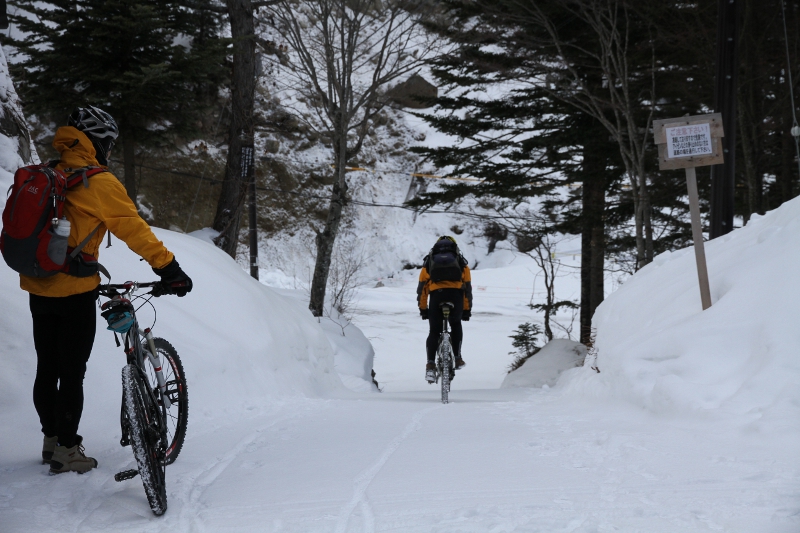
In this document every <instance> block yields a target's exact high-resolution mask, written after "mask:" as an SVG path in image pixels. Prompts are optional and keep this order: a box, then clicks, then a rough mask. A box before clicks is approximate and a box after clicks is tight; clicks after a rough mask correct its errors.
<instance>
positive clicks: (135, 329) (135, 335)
mask: <svg viewBox="0 0 800 533" xmlns="http://www.w3.org/2000/svg"><path fill="white" fill-rule="evenodd" d="M151 285H153V284H151V283H147V284H139V283H135V282H133V283H126V284H124V285H122V287H123V289H124V290H123V292H121V293H117V294H115V295H111V296H110V299H111V300H130V297H131V296H133V294H134V293H135V292H136V291H137V290H138V289H139V288H141V287H147V286H151ZM109 287H114V286H112V285H109ZM106 296H107V295H106ZM131 314H132V315H133V325H132V326H131V328H130V329H129V330H128V331H127V332H126V333H124V334H123V339H124V349H125V354H126V355H127V362H128V364H132V365H135V366H136V367H137V368H144V358H145V357H147V358H148V359H149V360H150V364H151V365H152V366H153V369H154V370H155V374H156V380H157V382H158V389H159V391H160V393H161V401H162V402H164V406H165V407H166V408H167V409H169V408H170V407H171V406H172V402H171V401H170V399H169V396H168V395H167V382H166V380H165V379H164V374H163V372H162V371H161V364H160V362H159V360H158V358H157V357H156V355H155V354H156V353H157V351H156V346H155V343H154V339H155V337H153V332H152V331H151V330H150V328H145V329H142V328H140V327H139V320H138V319H137V318H136V310H135V309H133V311H132V313H131ZM142 340H144V342H146V343H147V347H148V348H149V350H145V349H144V346H143V344H144V343H143V342H142ZM137 341H138V342H137Z"/></svg>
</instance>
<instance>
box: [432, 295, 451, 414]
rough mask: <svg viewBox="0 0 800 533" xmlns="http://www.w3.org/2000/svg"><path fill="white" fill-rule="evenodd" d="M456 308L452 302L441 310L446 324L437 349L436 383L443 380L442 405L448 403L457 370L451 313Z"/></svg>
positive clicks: (447, 303) (440, 305) (444, 303)
mask: <svg viewBox="0 0 800 533" xmlns="http://www.w3.org/2000/svg"><path fill="white" fill-rule="evenodd" d="M454 307H455V305H453V303H451V302H442V303H441V304H439V308H440V309H441V310H442V317H443V320H444V324H443V325H442V334H441V335H439V346H438V347H437V348H436V372H437V376H436V381H439V378H441V379H442V383H441V384H442V403H448V402H449V399H448V395H449V394H450V379H451V378H452V376H453V374H454V373H455V370H454V368H453V344H452V343H451V342H450V329H449V327H450V322H449V320H448V319H449V318H450V311H451V310H452V309H453V308H454Z"/></svg>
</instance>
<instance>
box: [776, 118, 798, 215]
mask: <svg viewBox="0 0 800 533" xmlns="http://www.w3.org/2000/svg"><path fill="white" fill-rule="evenodd" d="M791 129H792V117H791V115H790V114H789V113H786V112H784V113H783V128H781V173H780V174H778V179H777V181H778V191H779V197H780V203H781V204H783V203H785V202H788V201H789V200H791V199H792V198H794V176H793V174H794V172H793V171H794V158H795V146H794V139H793V138H792V134H791V133H790V130H791Z"/></svg>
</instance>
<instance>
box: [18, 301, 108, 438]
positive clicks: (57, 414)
mask: <svg viewBox="0 0 800 533" xmlns="http://www.w3.org/2000/svg"><path fill="white" fill-rule="evenodd" d="M96 300H97V291H90V292H85V293H83V294H75V295H73V296H65V297H63V298H52V297H48V296H37V295H35V294H31V295H30V308H31V315H32V316H33V343H34V345H35V346H36V355H37V358H38V363H37V366H36V381H35V382H34V384H33V404H34V406H35V407H36V412H37V413H39V421H40V422H41V424H42V433H44V434H45V436H47V437H53V436H58V442H59V444H60V445H62V446H66V447H68V448H70V447H72V446H74V445H75V443H76V442H75V441H76V435H77V433H78V424H79V423H80V420H81V413H82V412H83V377H84V375H85V374H86V362H87V361H88V360H89V355H90V354H91V353H92V345H93V344H94V334H95V330H96V326H97V323H96V317H97V310H96V309H97V308H96V303H95V301H96Z"/></svg>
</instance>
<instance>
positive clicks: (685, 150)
mask: <svg viewBox="0 0 800 533" xmlns="http://www.w3.org/2000/svg"><path fill="white" fill-rule="evenodd" d="M664 129H665V131H666V134H667V154H668V157H670V158H673V157H692V156H696V155H709V154H711V153H712V149H711V129H710V128H709V126H708V124H707V123H706V124H692V125H690V126H677V127H674V128H664Z"/></svg>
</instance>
